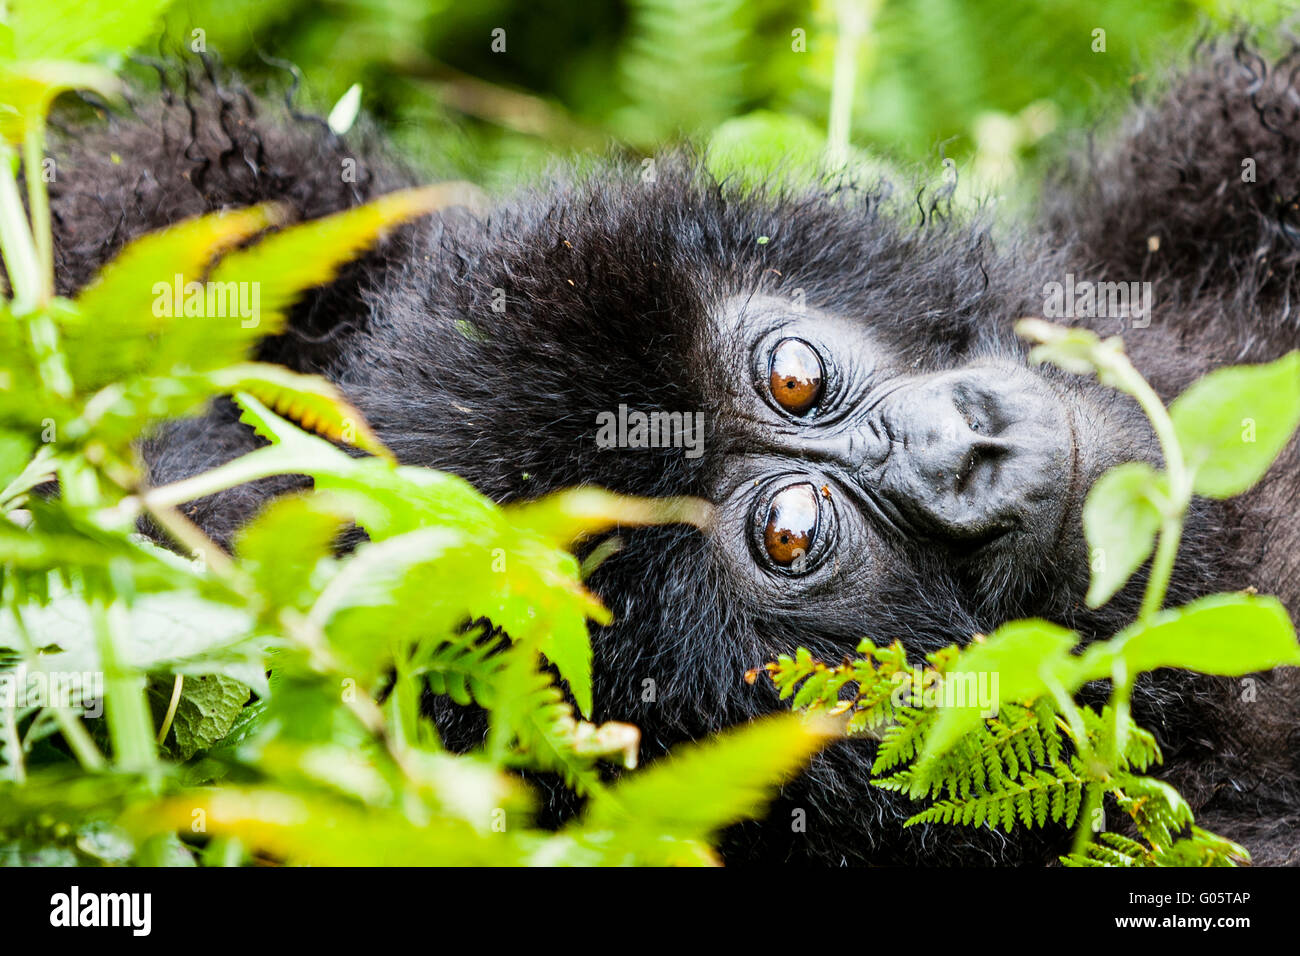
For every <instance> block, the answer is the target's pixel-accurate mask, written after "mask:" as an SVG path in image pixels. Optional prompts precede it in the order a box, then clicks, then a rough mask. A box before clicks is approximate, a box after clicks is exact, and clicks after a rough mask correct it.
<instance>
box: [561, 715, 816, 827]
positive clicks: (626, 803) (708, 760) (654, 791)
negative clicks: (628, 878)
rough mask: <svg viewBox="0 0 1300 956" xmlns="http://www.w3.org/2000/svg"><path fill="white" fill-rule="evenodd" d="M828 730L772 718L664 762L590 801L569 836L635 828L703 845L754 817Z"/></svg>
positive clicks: (681, 749)
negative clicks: (729, 826)
mask: <svg viewBox="0 0 1300 956" xmlns="http://www.w3.org/2000/svg"><path fill="white" fill-rule="evenodd" d="M833 736H834V735H833V734H831V733H830V732H829V731H828V729H827V727H826V725H824V724H821V723H817V722H808V721H805V720H804V719H802V718H800V717H797V716H794V715H792V714H781V715H778V716H775V717H767V718H764V719H762V720H758V721H755V722H754V723H751V724H748V725H745V726H743V727H740V728H738V729H734V730H730V731H727V732H726V733H724V734H722V735H721V736H719V737H717V738H715V739H714V740H711V741H709V742H707V743H696V744H687V745H683V746H681V747H678V748H676V749H675V750H674V751H673V752H672V754H671V755H670V756H669V757H668V758H667V759H665V760H663V761H660V762H657V763H655V764H654V765H652V766H651V767H649V768H648V769H646V770H643V771H641V772H640V773H638V774H636V775H634V776H632V777H628V778H626V779H625V780H624V781H623V782H622V783H620V784H619V785H618V786H617V787H614V788H612V789H611V790H609V791H606V792H603V793H600V794H598V795H597V796H595V797H593V798H592V803H591V806H590V807H589V809H588V811H587V813H586V815H585V816H584V817H583V818H582V819H581V820H580V821H579V822H578V824H576V825H573V826H571V827H570V828H569V829H570V830H574V829H580V830H582V831H596V830H602V829H606V828H614V829H618V828H634V829H636V830H638V831H641V832H644V833H647V834H657V835H667V836H674V837H685V838H702V837H704V836H707V835H708V834H710V833H712V832H714V831H716V830H718V829H720V828H721V827H723V826H725V825H727V824H729V823H732V822H734V821H736V820H740V819H745V818H749V817H753V816H755V815H757V814H758V813H759V812H761V810H762V809H763V807H764V806H766V804H767V801H768V799H769V797H770V796H771V794H772V792H773V791H774V790H775V789H776V787H777V786H778V785H779V784H781V783H782V782H783V781H784V780H786V779H787V778H788V777H790V776H791V775H792V774H794V773H795V772H796V771H797V770H798V769H799V768H800V767H801V766H802V765H803V764H804V763H805V762H806V761H807V760H808V758H809V757H811V756H812V754H813V753H814V752H815V751H816V750H818V749H819V748H820V747H822V746H824V745H825V744H826V743H827V742H828V741H829V740H831V739H832V738H833Z"/></svg>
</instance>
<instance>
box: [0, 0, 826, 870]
mask: <svg viewBox="0 0 1300 956" xmlns="http://www.w3.org/2000/svg"><path fill="white" fill-rule="evenodd" d="M157 9H158V4H156V3H136V4H131V3H127V4H120V3H113V4H98V3H96V4H91V5H89V6H88V7H81V8H79V9H78V11H77V14H76V16H75V17H70V16H68V12H67V10H66V9H65V8H64V7H63V6H62V5H60V4H45V5H36V4H18V5H15V6H14V7H13V10H12V11H11V15H10V17H9V20H8V21H7V22H6V24H5V28H6V30H5V32H4V33H3V35H2V38H3V39H4V40H5V41H7V42H6V43H5V44H3V46H2V48H0V76H3V77H4V83H5V85H4V86H3V87H0V89H2V90H3V92H4V93H5V95H6V103H7V105H8V106H10V107H12V109H11V110H10V111H9V112H7V113H5V114H4V115H5V118H6V119H5V122H4V123H3V124H0V134H2V135H4V136H5V137H7V138H8V139H7V143H6V144H3V145H0V152H3V153H4V155H3V156H0V251H2V252H3V256H4V265H5V269H6V277H7V278H8V280H9V285H10V287H11V288H12V290H13V298H12V299H5V300H3V301H0V358H2V360H3V366H0V860H3V861H5V862H15V863H60V864H63V863H68V864H74V863H80V864H90V865H102V864H113V865H118V864H126V863H134V864H145V865H194V864H196V863H202V864H204V865H238V864H241V863H245V862H249V861H251V860H258V861H263V862H284V863H315V864H324V865H329V864H350V865H364V864H383V863H388V864H393V863H402V864H431V863H442V864H456V863H461V864H526V863H539V864H557V863H607V862H619V863H647V862H648V863H711V862H716V858H715V857H714V855H713V853H712V851H711V850H710V848H709V841H710V840H711V839H712V837H713V834H714V833H715V832H716V831H717V830H719V829H721V828H722V827H724V826H725V825H727V824H729V823H731V822H733V821H735V820H737V819H741V818H744V817H747V816H752V815H754V814H756V813H758V812H759V811H760V810H761V808H762V805H763V803H764V802H765V800H766V797H767V794H768V793H769V791H770V790H771V789H772V788H773V787H774V786H775V785H776V784H777V783H779V782H780V781H781V780H782V779H783V778H784V777H785V776H787V775H788V774H790V773H792V772H794V771H795V770H796V769H797V767H798V766H799V765H800V764H801V763H802V762H803V761H804V760H806V759H807V757H808V756H809V755H810V754H811V753H812V751H813V750H814V749H815V748H816V747H818V746H820V744H821V743H822V742H823V741H824V740H825V739H826V735H825V733H824V732H823V731H821V730H819V729H818V728H816V727H814V726H810V725H807V724H806V723H805V722H804V721H802V720H800V719H798V718H795V717H794V716H791V715H784V716H782V717H778V718H774V719H772V720H769V721H766V722H763V723H761V724H757V725H754V726H753V727H750V728H747V729H745V730H743V731H740V732H738V733H735V734H732V735H728V736H724V737H722V738H720V739H718V740H717V741H715V742H711V743H709V744H707V745H702V746H700V747H697V748H692V749H690V750H689V751H687V752H686V753H684V754H683V755H682V756H681V757H680V758H674V757H670V758H669V759H667V760H665V761H663V762H661V763H659V764H657V765H656V766H655V767H654V768H652V769H651V770H650V771H649V772H648V773H646V774H644V775H641V774H632V775H629V776H627V777H626V779H622V780H619V781H618V782H617V783H616V784H615V785H613V786H611V785H610V783H609V778H610V777H611V775H612V772H611V771H609V770H608V769H602V763H604V762H612V763H617V764H621V765H622V767H623V769H624V770H627V769H631V768H633V767H634V766H635V764H636V762H637V757H638V751H639V735H638V732H637V729H636V728H635V727H632V726H629V725H626V724H617V723H608V724H602V725H599V726H598V725H595V724H592V723H590V722H588V721H587V720H586V719H585V718H586V717H588V716H590V714H591V712H592V707H593V700H592V655H591V644H590V640H589V638H588V634H587V622H588V621H589V620H595V621H602V622H603V621H607V620H609V612H608V611H607V610H606V609H605V608H604V607H603V606H602V605H601V604H600V603H599V601H597V599H596V598H595V597H594V596H593V595H592V594H590V593H589V592H588V591H587V590H586V589H585V588H584V586H583V584H582V568H581V566H580V564H579V562H578V560H577V559H576V557H575V556H574V554H573V553H572V551H571V548H572V547H573V545H574V544H575V543H576V542H578V541H580V540H581V539H583V538H584V537H586V536H590V535H593V534H598V533H601V532H603V531H606V530H608V529H610V528H612V527H614V526H615V525H627V526H632V525H639V524H652V523H661V522H681V521H687V522H693V523H695V524H703V523H704V522H706V521H707V520H709V517H710V514H709V508H708V506H707V505H706V504H704V503H703V502H699V501H694V500H685V499H681V500H663V501H651V500H643V499H633V498H625V497H620V496H618V495H613V494H610V493H607V492H604V491H601V490H599V489H593V488H584V489H580V490H574V491H569V492H561V493H559V494H555V495H552V496H549V497H547V498H545V499H542V500H539V501H535V502H530V503H527V504H522V505H515V506H511V507H505V508H503V507H500V506H498V505H497V504H495V503H494V502H492V501H491V500H489V499H487V498H485V497H484V496H483V495H481V494H479V493H478V492H477V491H476V490H475V489H474V488H472V487H471V486H470V485H468V484H467V483H466V482H464V481H462V480H460V479H459V478H455V477H453V476H451V475H447V474H443V473H439V472H435V471H430V470H427V469H421V468H413V467H403V466H399V465H397V463H396V462H395V461H394V460H393V456H392V455H391V453H390V452H389V451H388V450H387V449H386V448H384V447H383V445H382V444H381V443H380V442H379V440H378V439H377V437H376V436H375V434H374V432H373V431H372V430H371V429H370V428H369V427H368V426H367V424H366V422H365V421H364V420H363V419H362V417H361V415H360V414H359V413H358V412H357V410H356V409H355V408H353V407H352V406H350V405H349V404H348V403H347V402H345V401H344V400H343V399H342V398H341V396H340V395H339V394H338V392H337V390H336V389H335V388H334V387H333V386H332V385H330V384H329V383H328V382H326V381H325V380H323V379H321V378H318V377H315V376H306V375H299V374H295V373H292V372H289V371H288V370H286V369H282V368H279V367H275V366H269V365H264V364H260V363H256V362H250V361H248V358H247V356H248V352H249V350H250V349H251V347H252V346H253V345H254V343H255V342H256V341H257V340H258V339H259V338H261V337H262V336H264V335H266V334H268V333H273V332H275V331H276V330H277V329H279V328H280V327H281V325H282V323H283V321H284V317H285V313H286V310H287V309H288V308H289V307H290V306H291V305H292V304H293V302H294V300H295V299H296V298H297V296H299V295H300V294H301V293H302V292H303V290H305V289H307V288H309V287H311V286H313V285H315V284H318V283H321V282H325V281H328V280H329V279H330V278H331V277H332V276H333V275H334V273H335V271H336V270H337V269H338V268H339V267H340V266H341V265H342V264H343V263H344V262H345V261H347V260H348V259H349V258H350V257H352V256H354V255H355V254H357V253H358V252H359V251H360V250H362V249H363V248H364V247H365V246H366V245H368V244H369V243H370V242H372V241H373V240H374V239H375V238H376V237H377V236H378V235H380V234H381V233H382V232H384V231H385V230H387V229H389V228H391V227H393V226H395V225H397V224H399V223H401V222H403V221H405V220H408V219H410V218H412V217H414V216H418V215H421V214H423V213H426V212H429V211H431V210H433V209H436V208H438V207H439V205H440V204H442V203H443V202H444V201H445V197H446V195H447V193H446V190H442V189H426V190H410V191H405V192H398V193H393V194H390V195H388V196H385V197H383V198H381V199H379V200H377V201H376V202H373V203H371V204H369V205H367V206H363V207H360V208H357V209H354V210H350V211H347V212H344V213H341V214H338V215H335V216H331V217H327V218H324V219H320V220H317V221H315V222H309V223H304V224H300V225H295V226H292V227H285V226H284V223H283V216H282V213H281V211H280V210H279V209H277V208H276V207H274V206H265V207H258V208H254V209H246V210H237V211H232V212H228V213H224V214H217V215H212V216H206V217H202V218H199V219H194V220H191V221H189V222H185V223H181V224H179V225H177V226H175V227H173V228H171V229H168V230H165V231H163V232H160V233H157V234H154V235H150V236H145V237H143V238H141V239H139V240H137V241H136V242H134V243H132V244H130V245H128V246H127V247H126V248H125V249H124V250H123V251H122V253H121V254H120V255H119V256H118V257H117V258H116V259H115V260H114V261H113V262H111V263H109V264H108V265H107V266H105V267H104V269H103V270H102V271H101V272H100V274H99V276H98V277H97V278H96V279H95V280H94V281H93V282H92V283H91V284H90V285H88V286H87V287H86V288H85V289H84V290H83V291H82V292H81V293H80V294H79V295H78V296H77V297H76V298H75V299H72V300H67V299H59V298H56V297H55V296H53V294H52V289H53V272H52V268H53V266H52V256H51V255H50V252H49V248H50V238H51V237H50V233H49V221H48V216H47V215H45V213H47V212H48V202H47V197H46V196H45V192H44V184H43V181H42V179H41V177H40V176H39V175H28V176H26V184H27V187H28V196H27V200H28V202H27V206H26V207H24V204H23V202H22V201H21V199H20V198H19V193H18V180H17V176H16V172H17V170H18V169H19V168H24V171H25V172H28V173H29V174H30V173H32V171H33V170H34V169H35V164H36V163H38V162H39V161H40V157H41V150H40V143H41V142H42V141H43V122H44V110H45V107H46V105H47V104H48V103H49V101H50V99H51V98H52V96H53V95H54V94H55V93H56V92H57V91H58V90H61V89H64V88H68V87H76V86H80V85H82V84H83V83H84V82H86V80H87V79H88V78H89V79H92V80H95V81H96V84H97V85H99V86H101V87H102V88H105V89H106V88H108V87H109V85H110V84H108V83H104V84H99V83H98V80H99V78H100V72H98V71H97V70H96V69H88V68H87V67H88V65H87V64H86V63H83V62H79V61H75V60H74V61H71V62H69V61H66V60H59V59H57V58H58V57H72V58H77V57H82V56H83V55H86V54H88V53H92V52H96V53H97V52H100V51H113V50H120V49H122V48H123V47H124V46H126V45H128V44H130V43H131V42H133V41H134V40H135V39H138V38H139V37H141V36H144V35H145V34H146V33H147V32H148V31H149V30H151V29H153V27H152V22H153V16H154V15H155V13H156V12H157ZM52 11H57V16H56V14H55V13H54V12H52ZM51 31H55V32H53V33H52V32H51ZM8 41H12V42H8ZM33 51H36V52H39V53H40V55H41V56H42V57H47V58H53V59H42V60H41V62H40V64H39V69H36V68H32V67H31V64H25V63H24V62H23V61H20V60H15V59H13V57H14V55H18V56H32V55H35V54H34V52H33ZM109 76H110V78H111V74H110V75H109ZM15 78H21V84H19V85H15V84H16V83H17V80H16V79H15ZM19 86H21V89H19ZM15 91H17V93H21V95H12V96H11V95H10V94H11V93H14V92H15ZM350 109H353V110H354V109H355V105H354V106H353V107H350ZM343 112H347V111H346V110H345V111H343ZM343 119H344V117H343V115H342V113H341V114H340V118H339V121H340V122H343ZM20 144H21V145H22V146H23V148H24V156H23V162H22V164H21V166H20V164H19V163H17V162H16V156H15V155H14V148H15V147H17V146H18V145H20ZM216 291H220V293H221V295H216V294H215V292H216ZM246 293H248V294H251V298H244V296H245V294H246ZM250 303H252V304H253V307H252V308H245V306H246V305H249V304H250ZM223 394H230V395H231V396H232V397H233V398H234V400H235V401H236V402H237V404H238V405H239V407H240V408H241V409H242V417H243V421H244V422H245V423H247V424H248V425H249V426H250V427H251V428H253V430H254V431H255V432H256V433H257V434H259V435H261V436H262V437H263V438H265V439H266V440H267V441H268V442H269V444H267V445H266V446H265V447H262V448H259V449H258V450H256V451H254V452H252V453H249V454H247V455H244V456H242V457H240V458H236V459H235V460H233V461H230V462H228V463H227V464H224V465H222V466H220V467H218V468H215V469H212V470H211V471H208V472H204V473H201V474H198V475H195V476H193V477H191V478H188V479H186V480H184V481H181V482H178V483H176V484H172V485H166V486H162V487H150V486H149V485H148V484H147V483H146V481H145V478H144V474H143V470H142V467H141V463H140V461H139V458H138V454H137V447H138V443H139V441H140V439H141V438H142V437H144V436H145V435H146V434H147V433H148V431H149V429H150V428H151V427H153V425H154V424H155V423H156V422H157V420H158V419H160V418H165V417H174V416H179V415H184V414H188V413H192V412H196V411H198V410H200V409H201V408H202V407H203V405H204V403H205V402H206V401H207V400H209V399H210V398H212V397H213V396H216V395H223ZM349 448H350V449H351V452H350V451H349V450H347V449H349ZM358 452H361V453H367V454H364V455H362V456H359V455H358V454H357V453H358ZM274 475H306V476H309V477H310V478H311V479H312V490H311V491H308V492H304V493H302V494H298V495H293V496H289V497H285V498H281V499H278V500H276V501H274V502H272V503H271V504H270V505H268V506H267V507H266V508H265V509H263V511H262V512H261V513H260V514H259V515H258V516H257V517H256V519H255V520H253V521H252V522H250V523H249V524H248V525H247V526H245V527H244V528H243V529H242V531H241V532H240V534H239V535H238V537H237V540H236V542H235V546H234V553H233V554H227V553H226V552H224V551H223V550H221V549H220V548H218V547H217V546H216V544H214V543H213V542H212V541H210V540H208V539H207V538H206V537H205V536H204V534H203V533H202V531H200V530H199V529H198V528H196V527H195V526H194V525H193V524H191V523H190V522H189V521H188V520H187V518H186V517H185V514H184V511H185V507H186V503H187V502H190V501H193V500H195V499H198V498H201V497H204V496H206V495H210V494H213V493H216V492H219V491H222V490H224V489H227V488H231V487H234V486H236V485H239V484H242V483H244V482H248V481H253V480H256V479H259V478H265V477H269V476H274ZM52 479H54V480H57V481H58V494H57V495H53V496H51V495H48V494H44V493H38V491H37V489H38V488H39V487H40V486H41V485H42V484H45V483H47V482H49V481H51V480H52ZM142 518H144V519H147V520H148V521H150V522H152V523H153V525H154V526H155V527H157V528H159V529H160V530H161V532H162V533H163V534H164V535H166V536H168V537H169V538H170V539H171V540H172V542H173V543H174V545H175V547H176V550H177V551H178V552H180V554H177V553H173V552H172V551H168V550H164V549H161V548H159V547H157V546H156V545H154V544H152V543H151V542H149V541H148V540H146V539H144V538H143V537H141V536H140V535H138V534H136V533H135V527H136V523H137V521H139V520H140V519H142ZM353 526H355V527H359V528H361V529H362V530H364V531H365V533H366V538H367V540H366V541H365V543H363V544H361V545H360V546H358V547H357V548H355V550H352V551H349V552H347V553H340V551H339V548H338V546H337V545H338V542H339V539H340V536H341V535H342V534H344V533H345V532H346V531H348V530H349V529H350V528H351V527H353ZM181 554H188V555H189V557H188V558H186V557H182V556H181ZM268 675H269V676H268ZM430 691H432V692H433V693H437V694H447V695H449V696H450V697H451V698H452V699H453V700H455V701H456V702H458V703H461V704H473V705H476V706H478V707H480V708H482V709H483V711H484V712H485V713H486V715H487V720H488V728H489V729H488V735H487V739H486V741H485V742H484V744H483V745H482V746H481V747H480V748H478V749H476V750H475V751H474V752H473V753H470V754H465V755H452V754H448V753H446V752H445V751H444V748H443V742H442V740H441V737H440V734H439V731H438V728H437V727H436V726H435V725H434V723H433V722H432V720H431V719H430V718H429V717H428V716H427V715H426V713H425V709H424V707H423V706H422V700H423V699H424V697H425V695H426V693H428V692H430ZM101 703H102V705H103V706H102V709H101V707H100V704H101ZM715 767H716V768H720V772H715V771H714V770H713V769H712V768H715ZM520 771H526V772H528V773H530V774H545V775H555V776H557V777H558V778H559V779H560V780H561V781H562V782H563V783H564V784H566V785H567V786H569V787H571V788H573V789H575V790H576V791H578V792H579V793H580V794H584V795H588V796H590V798H591V801H592V803H591V809H590V810H589V812H588V813H587V815H586V816H584V817H581V818H579V819H577V820H575V821H574V822H572V823H571V824H569V825H568V826H567V827H566V828H565V829H564V830H563V831H561V832H558V833H555V832H550V831H546V830H542V829H538V828H535V827H533V826H532V820H531V817H532V807H533V803H534V801H533V798H532V791H531V789H530V788H529V786H528V785H526V784H525V783H524V782H523V781H522V779H521V777H520V774H519V772H520Z"/></svg>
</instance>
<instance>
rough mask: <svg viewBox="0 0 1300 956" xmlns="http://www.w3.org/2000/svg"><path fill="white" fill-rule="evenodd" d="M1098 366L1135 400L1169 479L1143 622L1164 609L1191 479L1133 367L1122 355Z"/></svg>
mask: <svg viewBox="0 0 1300 956" xmlns="http://www.w3.org/2000/svg"><path fill="white" fill-rule="evenodd" d="M1099 351H1101V350H1099ZM1100 364H1102V366H1103V368H1104V369H1105V370H1106V371H1109V372H1110V373H1111V375H1112V376H1113V377H1114V380H1115V384H1116V385H1117V386H1118V387H1119V388H1120V389H1121V390H1123V391H1125V392H1127V393H1128V394H1129V395H1132V396H1133V398H1134V399H1136V400H1137V403H1138V405H1139V406H1140V407H1141V409H1142V411H1143V413H1144V414H1145V415H1146V416H1147V419H1148V420H1149V421H1150V422H1151V428H1152V430H1153V431H1155V433H1156V439H1157V440H1158V441H1159V442H1160V452H1161V454H1162V455H1163V456H1164V459H1165V473H1166V474H1167V475H1168V477H1169V500H1168V501H1167V502H1166V503H1165V504H1164V506H1163V507H1162V509H1161V510H1162V512H1163V520H1162V521H1161V524H1160V539H1159V543H1158V544H1157V545H1156V553H1155V557H1154V558H1153V559H1152V561H1151V573H1150V576H1149V577H1148V578H1147V587H1146V591H1145V592H1144V593H1143V595H1142V607H1141V610H1140V611H1139V612H1138V620H1139V621H1142V622H1146V621H1149V620H1150V619H1151V617H1152V616H1153V615H1154V614H1155V613H1156V612H1158V611H1159V610H1160V608H1161V607H1163V606H1164V601H1165V594H1166V592H1167V591H1168V590H1169V581H1170V579H1171V578H1172V577H1173V571H1174V561H1175V559H1176V558H1177V557H1178V545H1179V542H1180V541H1181V540H1182V534H1183V518H1184V516H1185V515H1186V514H1187V506H1188V505H1189V504H1190V503H1191V500H1192V479H1191V475H1190V474H1188V471H1187V465H1186V463H1185V461H1184V460H1183V449H1182V446H1181V445H1180V444H1179V443H1178V434H1177V431H1176V430H1175V429H1174V421H1173V419H1172V418H1170V417H1169V410H1168V409H1167V408H1165V403H1164V402H1162V401H1161V400H1160V396H1159V395H1157V394H1156V393H1155V390H1154V389H1153V388H1152V387H1151V386H1150V384H1148V383H1147V380H1146V379H1144V378H1143V377H1142V376H1141V375H1140V374H1138V371H1137V369H1135V368H1134V367H1133V363H1132V362H1130V361H1129V360H1128V357H1127V356H1126V355H1124V354H1123V353H1122V352H1118V353H1106V354H1105V358H1104V360H1103V361H1102V363H1100Z"/></svg>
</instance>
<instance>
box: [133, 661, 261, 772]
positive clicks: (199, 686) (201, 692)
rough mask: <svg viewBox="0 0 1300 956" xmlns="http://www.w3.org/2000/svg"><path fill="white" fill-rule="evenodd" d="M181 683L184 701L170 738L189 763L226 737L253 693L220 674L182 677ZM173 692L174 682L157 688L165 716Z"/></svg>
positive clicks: (183, 758) (174, 748)
mask: <svg viewBox="0 0 1300 956" xmlns="http://www.w3.org/2000/svg"><path fill="white" fill-rule="evenodd" d="M181 680H182V684H181V699H180V702H179V704H178V705H177V707H176V715H175V717H174V718H173V719H172V726H171V731H170V736H171V741H172V746H173V750H174V751H175V753H176V756H177V757H179V758H180V759H181V760H189V759H190V757H192V756H194V754H196V753H198V752H199V751H200V750H207V749H209V748H210V747H212V746H213V745H214V744H216V743H217V742H218V741H219V740H221V739H222V738H223V737H225V735H226V734H227V733H228V732H229V731H230V728H231V727H232V726H233V725H234V723H235V719H236V718H237V717H238V716H239V714H240V711H242V710H243V709H244V704H246V703H247V702H248V698H249V696H250V692H249V688H248V686H247V685H246V684H242V683H240V682H239V681H237V680H234V679H232V678H230V677H225V676H223V675H221V674H198V675H194V676H190V677H184V676H182V678H181ZM170 692H171V681H167V682H165V686H156V687H155V694H156V698H155V699H156V700H161V702H162V705H163V708H164V712H165V707H166V704H167V702H168V701H169V700H170Z"/></svg>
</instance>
